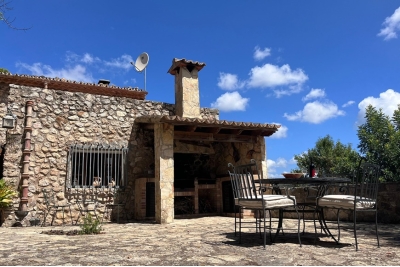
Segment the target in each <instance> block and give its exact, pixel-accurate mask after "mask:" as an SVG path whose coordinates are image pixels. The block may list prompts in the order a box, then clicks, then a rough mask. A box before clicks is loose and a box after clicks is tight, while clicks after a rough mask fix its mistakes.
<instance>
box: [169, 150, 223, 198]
mask: <svg viewBox="0 0 400 267" xmlns="http://www.w3.org/2000/svg"><path fill="white" fill-rule="evenodd" d="M174 167H175V168H174V177H175V179H174V187H175V191H177V190H180V189H187V188H194V185H195V180H197V182H198V184H215V182H216V180H215V177H216V175H215V173H213V171H215V170H214V169H215V168H214V157H213V155H206V154H197V153H174Z"/></svg>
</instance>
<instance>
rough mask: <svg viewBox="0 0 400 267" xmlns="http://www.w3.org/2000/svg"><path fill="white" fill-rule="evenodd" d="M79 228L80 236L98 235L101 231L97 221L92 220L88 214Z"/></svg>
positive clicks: (99, 223)
mask: <svg viewBox="0 0 400 267" xmlns="http://www.w3.org/2000/svg"><path fill="white" fill-rule="evenodd" d="M80 227H81V230H80V231H79V234H81V235H92V234H100V232H101V231H102V230H103V228H102V227H101V222H100V221H99V219H94V218H93V216H92V215H91V214H90V213H88V214H87V215H86V216H85V218H83V224H82V225H81V226H80Z"/></svg>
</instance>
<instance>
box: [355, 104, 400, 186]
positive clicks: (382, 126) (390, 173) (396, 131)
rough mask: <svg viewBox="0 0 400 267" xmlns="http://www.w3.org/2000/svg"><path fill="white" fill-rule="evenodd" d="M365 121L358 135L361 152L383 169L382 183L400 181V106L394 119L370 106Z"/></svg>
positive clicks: (394, 114) (395, 112) (359, 128)
mask: <svg viewBox="0 0 400 267" xmlns="http://www.w3.org/2000/svg"><path fill="white" fill-rule="evenodd" d="M365 119H366V122H365V123H364V124H362V125H360V126H359V127H358V133H357V134H358V138H359V140H360V143H359V145H358V148H359V149H360V152H361V153H362V154H363V155H365V158H366V159H367V160H368V161H369V162H373V163H376V164H378V165H379V166H380V167H381V173H382V177H381V180H382V181H400V105H399V107H398V109H397V110H395V111H394V113H393V117H392V118H390V117H389V116H388V115H386V114H384V113H383V111H382V109H379V110H377V109H376V108H375V107H373V106H371V105H369V106H368V107H367V108H366V111H365Z"/></svg>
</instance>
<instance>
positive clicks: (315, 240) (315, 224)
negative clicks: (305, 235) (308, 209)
mask: <svg viewBox="0 0 400 267" xmlns="http://www.w3.org/2000/svg"><path fill="white" fill-rule="evenodd" d="M317 209H318V208H316V209H315V210H314V213H313V221H314V230H315V235H314V244H315V243H316V242H317V223H316V222H315V213H317Z"/></svg>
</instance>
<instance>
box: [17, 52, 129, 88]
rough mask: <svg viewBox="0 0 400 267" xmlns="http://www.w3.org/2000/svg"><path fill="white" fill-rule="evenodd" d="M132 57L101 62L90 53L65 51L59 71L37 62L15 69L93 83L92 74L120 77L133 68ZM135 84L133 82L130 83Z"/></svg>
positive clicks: (121, 57) (123, 56)
mask: <svg viewBox="0 0 400 267" xmlns="http://www.w3.org/2000/svg"><path fill="white" fill-rule="evenodd" d="M131 61H132V57H131V56H130V55H127V54H124V55H122V56H120V57H118V58H114V59H111V60H109V61H107V60H102V59H100V58H98V57H95V56H93V55H91V54H90V53H84V54H83V55H78V54H76V53H74V52H71V51H67V52H66V54H65V62H64V63H65V66H64V67H61V68H59V69H56V68H53V67H51V66H49V65H46V64H43V63H40V62H37V63H33V64H27V63H17V64H16V65H17V67H20V68H23V69H26V70H28V71H30V72H31V74H32V75H39V76H47V77H59V78H65V79H68V80H74V81H83V82H95V81H96V80H97V79H95V78H93V76H92V73H93V72H95V73H97V74H99V73H102V75H104V73H106V74H107V75H112V74H113V75H114V76H116V75H121V70H120V69H123V70H125V71H127V70H129V69H130V68H133V67H132V65H131V64H130V62H131ZM115 74H116V75H115ZM132 82H133V83H136V81H135V80H133V81H132Z"/></svg>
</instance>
